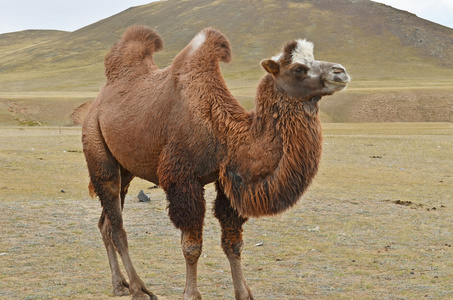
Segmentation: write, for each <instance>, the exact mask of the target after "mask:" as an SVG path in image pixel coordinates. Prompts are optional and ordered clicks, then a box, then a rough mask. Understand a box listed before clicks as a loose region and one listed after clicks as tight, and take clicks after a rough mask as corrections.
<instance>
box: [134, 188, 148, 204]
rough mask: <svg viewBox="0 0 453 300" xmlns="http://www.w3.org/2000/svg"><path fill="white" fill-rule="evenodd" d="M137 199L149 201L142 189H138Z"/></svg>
mask: <svg viewBox="0 0 453 300" xmlns="http://www.w3.org/2000/svg"><path fill="white" fill-rule="evenodd" d="M137 198H138V201H140V202H144V203H148V202H150V201H151V199H149V197H148V196H147V195H146V194H145V193H144V192H143V190H140V193H138V195H137Z"/></svg>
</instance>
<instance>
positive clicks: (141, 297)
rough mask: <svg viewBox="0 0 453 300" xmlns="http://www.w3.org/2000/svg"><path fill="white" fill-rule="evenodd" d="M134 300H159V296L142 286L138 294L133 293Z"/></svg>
mask: <svg viewBox="0 0 453 300" xmlns="http://www.w3.org/2000/svg"><path fill="white" fill-rule="evenodd" d="M132 300H157V296H156V295H154V294H153V293H152V292H151V291H149V290H148V289H147V288H146V287H145V286H144V285H142V286H141V287H140V289H139V290H138V291H137V292H135V293H132Z"/></svg>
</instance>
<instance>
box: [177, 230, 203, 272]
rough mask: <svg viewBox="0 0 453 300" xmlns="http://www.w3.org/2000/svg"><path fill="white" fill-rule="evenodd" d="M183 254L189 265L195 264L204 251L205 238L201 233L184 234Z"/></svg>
mask: <svg viewBox="0 0 453 300" xmlns="http://www.w3.org/2000/svg"><path fill="white" fill-rule="evenodd" d="M181 246H182V253H183V255H184V258H185V259H186V261H187V263H189V264H191V265H192V264H195V263H197V261H198V258H199V257H200V255H201V252H202V251H203V238H202V233H201V231H190V232H187V231H186V232H184V231H183V232H182V236H181Z"/></svg>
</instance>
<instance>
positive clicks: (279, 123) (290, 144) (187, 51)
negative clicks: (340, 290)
mask: <svg viewBox="0 0 453 300" xmlns="http://www.w3.org/2000/svg"><path fill="white" fill-rule="evenodd" d="M162 48H163V42H162V39H161V38H160V36H159V35H158V34H157V33H156V32H155V31H154V30H152V29H150V28H148V27H145V26H139V25H135V26H133V27H130V28H129V29H128V30H127V31H126V32H125V33H124V35H123V36H122V38H121V39H120V41H119V42H118V43H117V44H115V45H114V46H113V47H112V49H111V51H110V53H109V54H108V55H107V56H106V58H105V75H106V78H107V80H106V84H105V86H104V87H103V88H102V89H101V90H100V92H99V95H98V96H97V98H96V99H95V100H94V102H93V104H92V105H91V108H90V110H89V112H88V113H87V116H86V118H85V120H84V123H83V128H82V143H83V151H84V154H85V158H86V162H87V167H88V171H89V175H90V184H89V190H90V193H91V194H93V195H97V196H98V197H99V199H100V202H101V205H102V213H101V216H100V219H99V223H98V227H99V230H100V232H101V236H102V239H103V242H104V244H105V248H106V250H107V256H108V259H109V264H110V268H111V274H112V285H113V292H114V294H115V295H127V294H129V293H130V294H131V296H132V299H157V297H156V296H155V295H154V294H153V293H152V292H150V291H149V290H148V289H147V288H146V287H145V285H144V283H143V281H142V280H141V279H140V277H139V276H138V274H137V272H136V270H135V268H134V266H133V264H132V260H131V257H130V254H129V250H128V241H127V236H126V231H125V229H124V228H123V219H122V210H123V206H124V198H125V195H126V193H127V190H128V187H129V184H130V182H131V181H132V179H133V178H134V177H139V178H143V179H145V180H148V181H150V182H153V183H155V184H158V185H160V186H161V187H162V189H163V190H164V191H165V193H166V198H167V203H168V215H169V218H170V220H171V221H172V223H173V224H174V226H175V227H176V228H179V229H180V230H181V246H182V252H183V255H184V258H185V262H186V283H185V289H184V294H183V296H182V299H185V300H188V299H201V294H200V292H199V290H198V287H197V262H198V259H199V257H200V254H201V252H202V239H203V238H202V234H203V232H202V231H203V222H204V217H205V211H206V205H205V199H204V186H205V185H206V184H208V183H215V189H216V192H217V197H216V199H215V202H214V208H213V213H214V215H215V217H216V218H217V219H218V220H219V222H220V225H221V232H222V236H221V246H222V249H223V251H224V252H225V254H226V256H227V258H228V260H229V263H230V267H231V275H232V281H233V286H234V294H235V298H236V299H253V296H252V293H251V291H250V289H249V287H248V286H247V284H246V281H245V279H244V275H243V271H242V267H241V252H242V248H243V239H242V231H243V230H242V226H243V224H244V223H245V222H246V221H247V220H248V219H249V218H251V217H260V216H271V215H275V214H278V213H281V212H283V211H285V210H286V209H288V208H290V207H292V206H293V205H294V204H295V203H296V202H297V200H298V199H299V198H300V197H301V195H302V194H303V193H304V191H305V190H306V189H307V187H308V186H309V185H310V183H311V182H312V179H313V177H314V176H315V174H316V172H317V170H318V165H319V161H320V157H321V148H322V147H321V146H322V136H321V124H320V119H319V116H318V110H319V106H318V102H319V100H320V99H321V98H322V97H323V96H326V95H331V94H333V93H334V92H337V91H340V90H342V89H344V88H345V86H346V85H347V83H349V81H350V77H349V75H348V74H347V73H346V70H345V68H344V67H343V66H341V65H340V64H335V63H328V62H323V61H317V60H315V59H314V56H313V44H312V43H311V42H308V41H306V40H294V41H291V42H288V43H287V44H286V45H285V46H284V48H283V51H282V52H281V53H280V54H279V55H276V56H274V57H272V58H270V59H266V60H263V61H262V62H261V66H262V67H263V68H264V70H265V71H266V74H265V76H264V77H263V78H262V80H261V81H260V83H259V86H258V88H257V92H256V98H255V109H254V110H253V111H250V112H248V111H246V110H245V109H244V108H243V107H242V106H241V105H240V104H239V102H238V101H237V100H236V99H235V98H234V97H233V95H232V94H231V93H230V91H229V90H228V88H227V85H226V83H225V81H224V79H223V77H222V75H221V72H220V66H219V64H220V61H222V62H229V61H230V59H231V48H230V44H229V42H228V40H227V38H226V37H225V36H224V35H222V34H221V33H220V32H218V31H216V30H215V29H212V28H207V29H204V30H202V31H201V32H200V33H198V34H197V35H196V36H195V37H194V38H193V39H192V41H191V42H190V43H189V44H188V45H187V46H186V47H185V48H184V49H183V50H182V51H181V52H180V53H179V54H178V55H177V56H176V57H175V58H174V60H173V62H172V64H171V65H170V66H168V67H166V68H164V69H159V68H158V67H157V66H156V64H155V63H154V61H153V54H154V53H155V52H157V51H159V50H161V49H162ZM117 253H118V254H119V255H120V257H121V259H122V262H123V265H124V268H125V270H126V272H127V276H128V278H129V283H128V282H127V280H126V278H125V276H124V275H123V274H122V272H121V271H120V267H119V263H118V258H117Z"/></svg>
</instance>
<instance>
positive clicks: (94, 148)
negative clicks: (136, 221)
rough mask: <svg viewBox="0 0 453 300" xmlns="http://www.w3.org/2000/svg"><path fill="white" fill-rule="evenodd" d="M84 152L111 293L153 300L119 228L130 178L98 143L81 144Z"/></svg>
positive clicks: (121, 222) (122, 229)
mask: <svg viewBox="0 0 453 300" xmlns="http://www.w3.org/2000/svg"><path fill="white" fill-rule="evenodd" d="M84 153H85V157H86V160H87V165H88V170H89V173H90V178H91V186H92V188H93V189H94V191H95V193H96V194H97V195H98V197H99V199H100V201H101V205H102V214H101V217H100V219H99V224H98V225H99V229H100V231H101V235H102V239H103V241H104V245H105V247H106V250H107V255H108V258H109V264H110V268H111V271H112V283H113V288H114V293H115V294H118V295H124V294H126V293H127V288H129V291H130V293H131V295H132V299H146V300H149V299H157V297H155V296H154V295H153V294H152V293H151V292H150V291H148V290H147V289H146V287H145V285H144V283H143V281H142V280H141V279H140V277H139V276H138V274H137V272H136V271H135V268H134V266H133V264H132V261H131V258H130V255H129V250H128V243H127V235H126V231H125V230H124V228H123V218H122V214H121V213H122V206H123V204H124V202H123V201H124V196H125V194H126V192H127V187H128V185H129V183H130V181H131V180H132V175H131V174H130V173H129V172H127V171H126V170H124V169H122V168H121V166H120V165H119V163H118V162H117V161H116V159H115V158H114V157H113V156H112V154H111V153H110V151H109V150H108V149H107V147H106V145H105V143H104V142H103V141H102V140H100V141H99V140H98V141H97V142H95V141H93V140H91V143H87V142H86V141H84ZM115 250H116V251H117V252H118V253H119V255H120V257H121V260H122V261H123V265H124V268H125V269H126V272H127V275H128V277H129V281H130V284H129V285H128V284H127V282H126V280H125V278H124V276H123V275H122V274H121V271H120V268H119V263H118V259H117V256H116V252H115Z"/></svg>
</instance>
